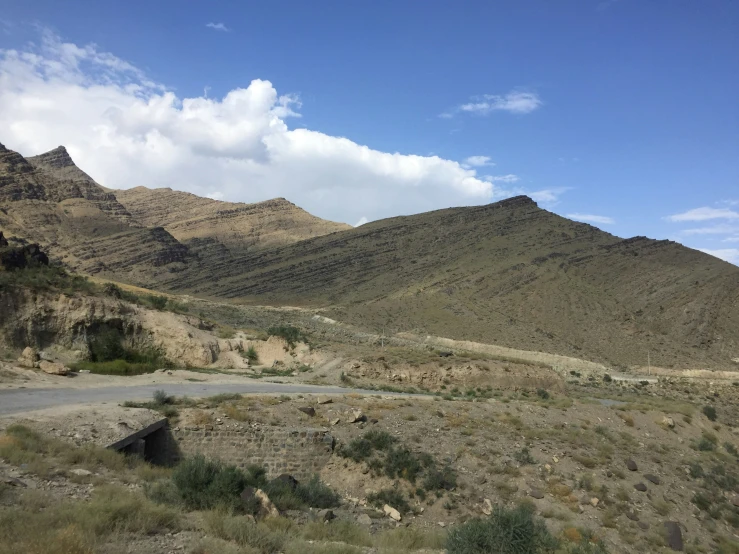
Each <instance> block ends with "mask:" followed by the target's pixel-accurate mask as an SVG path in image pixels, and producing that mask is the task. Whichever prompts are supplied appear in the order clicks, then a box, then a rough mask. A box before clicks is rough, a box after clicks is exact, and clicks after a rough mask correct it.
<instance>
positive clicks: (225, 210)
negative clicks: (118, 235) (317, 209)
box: [114, 187, 351, 253]
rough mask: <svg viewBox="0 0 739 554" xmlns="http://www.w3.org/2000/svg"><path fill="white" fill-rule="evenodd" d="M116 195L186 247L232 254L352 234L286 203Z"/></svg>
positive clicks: (146, 192) (168, 192) (169, 193)
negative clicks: (213, 245) (208, 243)
mask: <svg viewBox="0 0 739 554" xmlns="http://www.w3.org/2000/svg"><path fill="white" fill-rule="evenodd" d="M114 192H115V195H116V198H117V199H118V201H119V202H121V204H123V206H125V207H126V209H127V210H128V211H129V212H130V213H131V215H132V216H133V217H134V218H135V219H136V220H137V221H138V222H140V223H141V224H143V225H145V226H147V227H153V226H161V227H164V228H165V229H166V230H167V231H168V232H169V233H171V234H172V236H174V237H175V238H176V239H177V240H179V241H180V242H183V243H185V244H189V243H190V242H191V241H195V243H197V242H198V241H203V240H208V239H212V240H216V241H218V243H220V244H222V245H223V246H225V247H226V248H227V249H228V250H229V251H231V252H242V253H243V252H246V251H247V250H250V249H253V248H265V247H269V246H282V245H285V244H290V243H293V242H297V241H299V240H304V239H308V238H312V237H317V236H321V235H326V234H329V233H334V232H337V231H344V230H347V229H350V228H351V226H349V225H346V224H344V223H334V222H333V221H326V220H324V219H320V218H318V217H315V216H313V215H311V214H309V213H308V212H306V211H305V210H303V209H301V208H299V207H297V206H296V205H295V204H292V203H291V202H288V201H287V200H285V199H284V198H275V199H273V200H267V201H266V202H259V203H256V204H243V203H235V202H222V201H219V200H212V199H210V198H202V197H200V196H196V195H194V194H190V193H188V192H180V191H176V190H172V189H170V188H160V189H148V188H145V187H135V188H132V189H127V190H117V191H114Z"/></svg>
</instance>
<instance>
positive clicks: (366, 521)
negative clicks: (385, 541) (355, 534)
mask: <svg viewBox="0 0 739 554" xmlns="http://www.w3.org/2000/svg"><path fill="white" fill-rule="evenodd" d="M357 523H359V525H372V518H371V517H370V516H368V515H367V514H359V516H357Z"/></svg>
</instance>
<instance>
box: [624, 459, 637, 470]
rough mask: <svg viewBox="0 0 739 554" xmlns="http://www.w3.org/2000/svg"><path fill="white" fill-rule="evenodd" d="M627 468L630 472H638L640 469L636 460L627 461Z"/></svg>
mask: <svg viewBox="0 0 739 554" xmlns="http://www.w3.org/2000/svg"><path fill="white" fill-rule="evenodd" d="M626 467H627V469H628V470H629V471H637V470H638V469H639V467H638V466H637V465H636V462H635V461H634V460H626Z"/></svg>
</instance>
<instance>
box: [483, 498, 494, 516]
mask: <svg viewBox="0 0 739 554" xmlns="http://www.w3.org/2000/svg"><path fill="white" fill-rule="evenodd" d="M482 513H483V514H485V515H486V516H489V515H490V514H492V513H493V503H492V502H491V501H490V499H489V498H486V499H485V500H483V501H482Z"/></svg>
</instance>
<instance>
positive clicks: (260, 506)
mask: <svg viewBox="0 0 739 554" xmlns="http://www.w3.org/2000/svg"><path fill="white" fill-rule="evenodd" d="M241 501H242V502H244V504H247V505H251V506H253V505H254V504H256V506H257V510H256V512H257V513H256V515H257V516H259V517H278V516H279V515H280V512H279V510H278V509H277V508H276V507H275V505H274V504H273V503H272V501H271V500H270V499H269V496H267V494H266V493H265V492H264V491H263V490H262V489H255V488H254V487H246V488H245V489H244V490H243V491H241Z"/></svg>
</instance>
